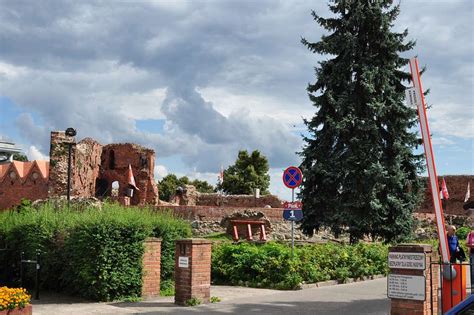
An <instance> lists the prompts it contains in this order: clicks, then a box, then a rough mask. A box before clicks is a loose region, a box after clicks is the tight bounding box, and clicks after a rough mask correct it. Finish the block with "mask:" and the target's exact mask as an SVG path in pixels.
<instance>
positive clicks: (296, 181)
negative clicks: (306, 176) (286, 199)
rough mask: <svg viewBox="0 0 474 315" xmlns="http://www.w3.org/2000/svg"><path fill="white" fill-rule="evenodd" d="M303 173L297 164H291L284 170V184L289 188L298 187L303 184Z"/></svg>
mask: <svg viewBox="0 0 474 315" xmlns="http://www.w3.org/2000/svg"><path fill="white" fill-rule="evenodd" d="M302 181H303V174H302V173H301V170H300V169H299V168H297V167H296V166H290V167H288V168H287V169H286V170H285V171H284V172H283V184H285V186H286V187H288V188H291V189H293V188H296V187H298V186H299V185H301V182H302Z"/></svg>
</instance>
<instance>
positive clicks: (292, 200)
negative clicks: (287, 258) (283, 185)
mask: <svg viewBox="0 0 474 315" xmlns="http://www.w3.org/2000/svg"><path fill="white" fill-rule="evenodd" d="M294 201H295V189H294V188H293V189H291V202H294ZM294 255H295V221H294V220H291V257H293V256H294Z"/></svg>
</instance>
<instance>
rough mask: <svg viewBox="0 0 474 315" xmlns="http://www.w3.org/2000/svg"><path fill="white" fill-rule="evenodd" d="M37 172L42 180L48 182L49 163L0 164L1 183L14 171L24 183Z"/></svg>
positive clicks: (36, 161) (17, 162)
mask: <svg viewBox="0 0 474 315" xmlns="http://www.w3.org/2000/svg"><path fill="white" fill-rule="evenodd" d="M35 170H36V171H37V172H38V173H39V175H40V176H41V178H43V179H44V180H47V179H48V177H49V161H40V160H35V161H32V162H20V161H13V162H10V163H5V164H0V182H2V181H3V180H4V179H5V177H6V176H8V174H10V173H11V172H12V171H13V172H15V173H17V174H18V176H19V177H20V179H21V180H22V181H25V180H26V179H27V178H28V176H29V175H30V174H32V173H33V172H34V171H35Z"/></svg>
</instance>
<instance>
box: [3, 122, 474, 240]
mask: <svg viewBox="0 0 474 315" xmlns="http://www.w3.org/2000/svg"><path fill="white" fill-rule="evenodd" d="M68 145H71V146H72V159H71V161H72V163H71V165H72V172H71V196H72V197H73V198H77V197H84V198H90V197H96V198H98V199H100V200H103V199H105V198H107V199H110V200H113V201H118V202H120V203H122V204H128V203H127V202H125V200H126V198H127V197H126V196H127V186H128V177H127V175H128V170H129V165H130V166H131V168H132V171H133V175H134V178H135V182H136V187H137V188H138V190H135V191H134V194H133V196H132V197H131V198H130V199H129V203H130V204H131V205H138V206H145V205H151V206H155V207H156V208H157V209H164V208H167V209H171V210H172V211H174V213H175V214H176V215H178V216H180V217H183V218H185V219H188V220H190V221H192V225H193V229H194V230H197V231H200V232H201V233H202V234H205V233H209V232H217V231H222V228H223V227H222V226H221V221H222V220H223V219H225V218H227V217H229V216H232V215H234V214H235V213H237V212H239V213H244V212H245V211H246V210H250V212H251V213H253V214H248V215H249V216H252V215H259V216H262V215H263V216H264V217H265V219H268V220H269V221H270V222H271V223H272V225H273V231H274V232H275V233H276V235H279V237H278V238H279V239H282V238H283V239H285V238H286V237H287V235H288V234H289V229H288V226H287V225H288V224H287V222H286V221H284V220H283V219H282V210H283V209H282V208H281V200H280V199H279V198H278V197H276V196H273V195H266V196H261V197H260V198H255V197H254V196H251V195H250V196H247V195H245V196H244V195H238V196H237V195H230V196H226V195H221V194H201V193H199V192H197V191H196V190H195V188H194V187H193V186H186V187H184V189H182V190H180V191H178V192H177V194H176V195H175V197H174V200H173V202H172V203H166V202H163V201H160V200H159V194H158V188H157V185H156V182H155V178H154V173H153V171H154V163H155V152H154V151H153V150H151V149H148V148H145V147H143V146H140V145H137V144H132V143H118V144H108V145H102V144H100V143H98V142H97V141H95V140H93V139H91V138H85V139H83V140H81V141H80V142H77V143H76V141H75V139H74V137H70V136H67V135H66V134H65V132H61V131H53V132H51V145H50V160H49V161H39V160H36V161H31V162H19V161H12V160H11V159H10V160H3V161H0V210H2V209H9V208H12V207H14V206H16V205H18V204H19V203H20V202H21V199H22V198H25V199H29V200H32V201H34V200H38V199H47V198H51V197H53V198H54V197H61V196H65V195H66V189H67V188H66V187H67V169H68ZM444 178H445V180H446V182H447V185H448V189H449V193H450V199H449V201H448V203H447V207H446V211H445V213H446V214H453V215H465V212H464V210H463V207H462V206H463V201H464V195H465V193H466V187H467V183H468V182H469V181H473V180H474V176H472V175H459V176H445V177H444ZM416 212H417V213H418V214H419V215H422V216H423V215H424V214H426V215H430V214H431V213H432V202H431V193H430V190H429V188H428V187H427V188H426V189H425V194H424V199H423V201H422V202H421V204H420V207H419V208H418V209H417V210H416ZM300 237H301V238H304V236H303V235H300Z"/></svg>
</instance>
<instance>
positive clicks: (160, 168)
mask: <svg viewBox="0 0 474 315" xmlns="http://www.w3.org/2000/svg"><path fill="white" fill-rule="evenodd" d="M154 173H155V180H162V179H163V177H165V176H166V175H168V169H167V168H166V166H164V165H155V172H154Z"/></svg>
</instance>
